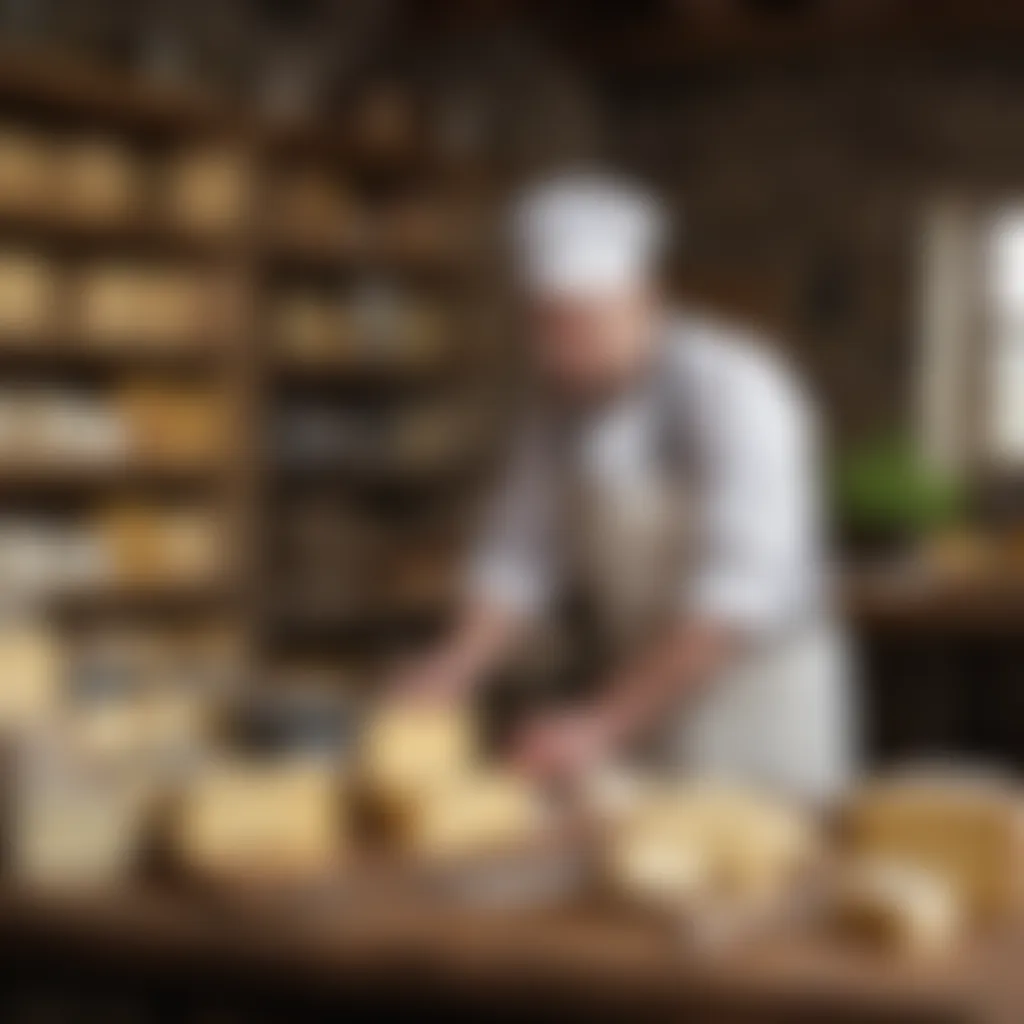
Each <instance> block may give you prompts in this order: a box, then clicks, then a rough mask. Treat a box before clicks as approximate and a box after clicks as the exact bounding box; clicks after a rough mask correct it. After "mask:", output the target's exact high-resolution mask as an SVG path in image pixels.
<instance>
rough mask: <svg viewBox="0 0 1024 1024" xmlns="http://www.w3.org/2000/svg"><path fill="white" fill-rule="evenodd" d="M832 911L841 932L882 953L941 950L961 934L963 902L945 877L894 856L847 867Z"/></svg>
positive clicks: (831, 908) (836, 887) (873, 859)
mask: <svg viewBox="0 0 1024 1024" xmlns="http://www.w3.org/2000/svg"><path fill="white" fill-rule="evenodd" d="M830 910H831V916H832V920H833V924H834V925H835V926H836V927H837V928H838V929H839V931H840V933H841V934H842V935H844V936H845V937H848V938H851V939H853V940H855V941H857V942H860V943H864V944H866V945H868V946H870V947H872V948H874V949H877V950H879V951H881V952H886V953H895V954H901V955H912V956H916V955H925V954H934V953H939V952H942V951H945V950H948V949H949V948H950V947H951V946H952V945H953V944H954V943H955V942H956V940H957V939H958V938H959V936H960V935H961V932H962V923H963V922H962V919H961V913H962V911H961V906H960V903H959V901H958V899H957V897H956V893H955V892H954V890H953V887H952V886H951V885H950V884H949V881H948V880H947V879H946V878H944V877H943V876H942V875H939V874H936V873H934V872H930V871H928V870H925V869H922V868H920V867H916V866H914V865H912V864H908V863H906V862H901V861H898V860H887V859H883V858H868V859H864V860H861V861H855V862H853V863H851V864H848V865H846V866H845V868H844V869H843V871H842V872H841V874H840V876H839V878H838V879H837V880H836V883H835V886H834V891H833V894H832V901H831V907H830Z"/></svg>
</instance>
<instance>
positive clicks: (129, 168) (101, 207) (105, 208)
mask: <svg viewBox="0 0 1024 1024" xmlns="http://www.w3.org/2000/svg"><path fill="white" fill-rule="evenodd" d="M60 174H61V181H62V187H61V189H60V201H61V202H62V203H63V204H64V205H65V208H66V209H67V210H68V212H69V213H71V214H73V215H74V216H76V217H80V218H82V219H85V220H89V221H97V222H103V221H116V220H120V219H123V218H125V217H126V216H128V215H130V214H131V213H133V212H135V210H136V209H137V208H138V204H139V200H140V198H141V190H142V187H141V182H140V180H139V170H138V167H137V163H136V159H135V157H134V156H133V154H132V153H131V152H130V151H129V150H128V149H127V148H126V147H125V146H123V145H121V144H120V143H118V142H115V141H113V140H110V139H84V140H79V141H75V142H72V143H69V144H68V145H67V146H66V147H65V149H64V152H63V153H62V154H61V158H60Z"/></svg>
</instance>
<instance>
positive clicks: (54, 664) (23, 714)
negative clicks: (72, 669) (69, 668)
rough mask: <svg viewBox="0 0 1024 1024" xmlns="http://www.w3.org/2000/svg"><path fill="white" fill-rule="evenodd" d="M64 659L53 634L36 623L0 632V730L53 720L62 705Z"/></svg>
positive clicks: (13, 626)
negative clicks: (60, 704)
mask: <svg viewBox="0 0 1024 1024" xmlns="http://www.w3.org/2000/svg"><path fill="white" fill-rule="evenodd" d="M62 675H63V659H62V658H61V651H60V645H59V644H58V641H57V638H56V637H55V636H54V635H53V634H52V632H51V631H50V630H48V629H46V628H45V627H43V626H41V625H37V624H33V623H24V624H20V623H13V624H10V625H6V626H4V627H2V628H0V729H15V730H17V729H20V728H24V727H27V726H32V725H35V724H38V723H39V722H43V721H46V720H47V719H50V718H52V717H53V716H54V715H55V713H56V712H57V709H58V707H59V703H60V697H61V682H62Z"/></svg>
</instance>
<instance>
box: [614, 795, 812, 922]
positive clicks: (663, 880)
mask: <svg viewBox="0 0 1024 1024" xmlns="http://www.w3.org/2000/svg"><path fill="white" fill-rule="evenodd" d="M818 845H819V839H818V835H817V831H816V829H815V826H814V824H813V822H812V821H811V820H810V819H809V818H808V817H806V816H805V815H803V814H802V813H800V812H799V811H798V810H797V809H795V808H793V807H791V806H789V805H787V804H783V803H781V802H778V801H775V800H772V799H769V798H768V797H765V796H762V795H760V794H756V793H752V792H748V791H746V790H743V789H739V788H734V787H728V786H724V785H712V784H689V785H687V784H677V785H667V786H663V787H659V788H657V789H655V790H653V791H652V792H650V793H649V794H648V795H646V796H645V797H643V798H640V799H637V801H636V803H635V806H634V807H633V808H632V809H631V810H630V811H629V813H626V814H623V815H622V816H621V817H618V818H616V819H615V820H614V821H613V822H612V823H611V826H610V830H609V847H608V850H609V855H608V857H607V866H608V874H609V881H610V882H611V884H612V886H613V888H616V889H618V890H619V891H620V892H621V893H622V894H624V895H627V896H629V895H636V896H639V897H641V898H642V899H644V900H645V901H649V899H650V897H651V896H652V895H653V894H655V893H656V892H657V891H658V888H659V887H660V888H661V891H663V892H664V894H665V896H666V897H667V898H675V897H678V896H681V895H686V896H688V897H690V896H697V895H699V896H700V897H701V898H702V899H708V900H720V901H723V902H726V903H729V904H734V905H740V906H744V905H746V906H751V907H753V906H756V905H762V904H764V903H767V902H770V901H771V900H773V899H775V898H777V897H779V896H780V895H781V894H782V893H783V892H784V891H785V890H786V888H787V887H788V886H789V885H790V884H791V883H792V882H793V881H794V879H795V878H796V877H797V875H798V874H799V872H800V871H801V870H802V869H804V868H806V867H808V866H809V865H810V864H811V863H812V862H813V860H814V858H815V857H816V855H817V852H818ZM651 865H654V867H650V866H651ZM659 879H660V880H659Z"/></svg>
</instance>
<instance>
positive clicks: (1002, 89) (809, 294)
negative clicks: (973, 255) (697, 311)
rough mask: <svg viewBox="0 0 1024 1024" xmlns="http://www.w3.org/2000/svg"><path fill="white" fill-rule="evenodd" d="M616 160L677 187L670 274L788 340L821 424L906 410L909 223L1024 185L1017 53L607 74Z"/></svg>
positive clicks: (855, 423)
mask: <svg viewBox="0 0 1024 1024" xmlns="http://www.w3.org/2000/svg"><path fill="white" fill-rule="evenodd" d="M602 95H603V96H604V97H605V106H604V109H605V111H606V114H607V116H608V122H607V124H606V125H605V137H607V138H609V139H614V145H612V146H610V147H609V150H610V151H611V152H612V153H613V154H614V156H615V157H616V159H617V160H620V161H622V162H623V163H625V164H627V165H629V166H632V167H635V168H636V169H638V170H639V171H640V172H641V173H643V174H645V175H649V176H650V177H652V178H653V179H655V180H657V181H658V182H659V183H660V185H661V187H662V188H663V190H664V191H665V192H666V194H669V195H671V196H673V197H674V198H675V201H676V205H677V209H678V212H679V220H680V224H681V227H682V238H683V244H682V246H681V249H680V253H679V260H678V269H679V280H680V283H681V285H682V286H683V287H684V289H686V290H688V291H690V292H691V293H693V294H695V295H696V296H697V297H699V298H705V299H707V300H708V302H709V303H710V304H712V305H714V306H718V307H721V308H723V309H725V310H726V311H727V312H732V313H735V314H736V315H738V316H741V317H746V318H749V319H751V320H754V321H761V322H763V323H764V324H765V325H766V326H768V327H769V328H770V329H772V330H773V331H775V332H776V333H778V334H779V335H780V336H781V337H782V338H783V339H784V341H785V343H786V344H787V345H789V346H791V347H792V348H793V349H794V355H795V356H796V358H797V360H798V362H799V363H800V364H801V366H803V367H804V368H805V370H806V372H808V373H809V374H810V375H811V376H812V378H813V380H814V382H815V384H816V385H817V388H818V390H819V397H820V400H821V401H822V403H823V404H824V405H825V406H826V410H827V413H828V418H829V419H830V421H831V422H832V426H833V430H834V432H835V433H836V434H837V435H839V436H840V437H843V436H848V435H851V434H855V433H857V432H859V431H861V430H863V429H865V428H868V427H872V426H877V425H878V424H879V423H880V422H891V423H905V422H906V421H907V419H908V418H909V417H911V416H912V415H913V409H914V402H913V380H914V367H915V364H914V359H915V358H916V346H917V344H918V342H919V334H918V332H919V316H920V314H919V284H920V277H919V274H920V258H921V254H922V244H923V242H922V225H923V223H924V220H925V218H926V217H927V212H928V209H929V204H930V203H931V202H933V201H934V200H935V198H936V197H937V196H940V195H949V194H953V195H969V196H983V197H988V196H991V197H992V198H993V200H995V199H997V198H1005V197H1011V198H1012V197H1014V196H1016V195H1018V194H1022V195H1024V132H1022V131H1021V124H1022V115H1024V66H1022V65H1021V64H1020V62H1019V60H1018V61H1016V62H1013V61H1009V60H1004V59H1001V58H999V57H998V55H992V54H988V53H986V54H984V55H978V56H977V57H976V58H975V57H971V58H963V57H960V58H958V59H956V60H955V61H952V60H942V59H939V58H934V57H933V58H921V57H919V58H916V59H915V58H913V57H908V56H906V55H902V56H893V57H892V58H887V59H884V60H874V61H870V62H865V61H864V60H857V61H849V60H843V59H841V58H840V59H835V60H821V61H817V62H814V63H810V64H807V65H806V66H802V67H779V66H772V65H770V64H769V65H763V66H760V67H758V66H754V67H746V66H744V67H743V68H742V69H739V70H736V71H729V70H718V71H704V72H699V73H695V74H692V75H689V76H677V77H675V78H673V77H671V76H664V75H663V76H660V77H655V78H648V79H646V80H643V79H638V78H635V77H634V78H633V79H632V80H630V79H628V78H626V79H623V78H619V79H616V80H609V81H606V82H605V83H604V84H603V88H602Z"/></svg>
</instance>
